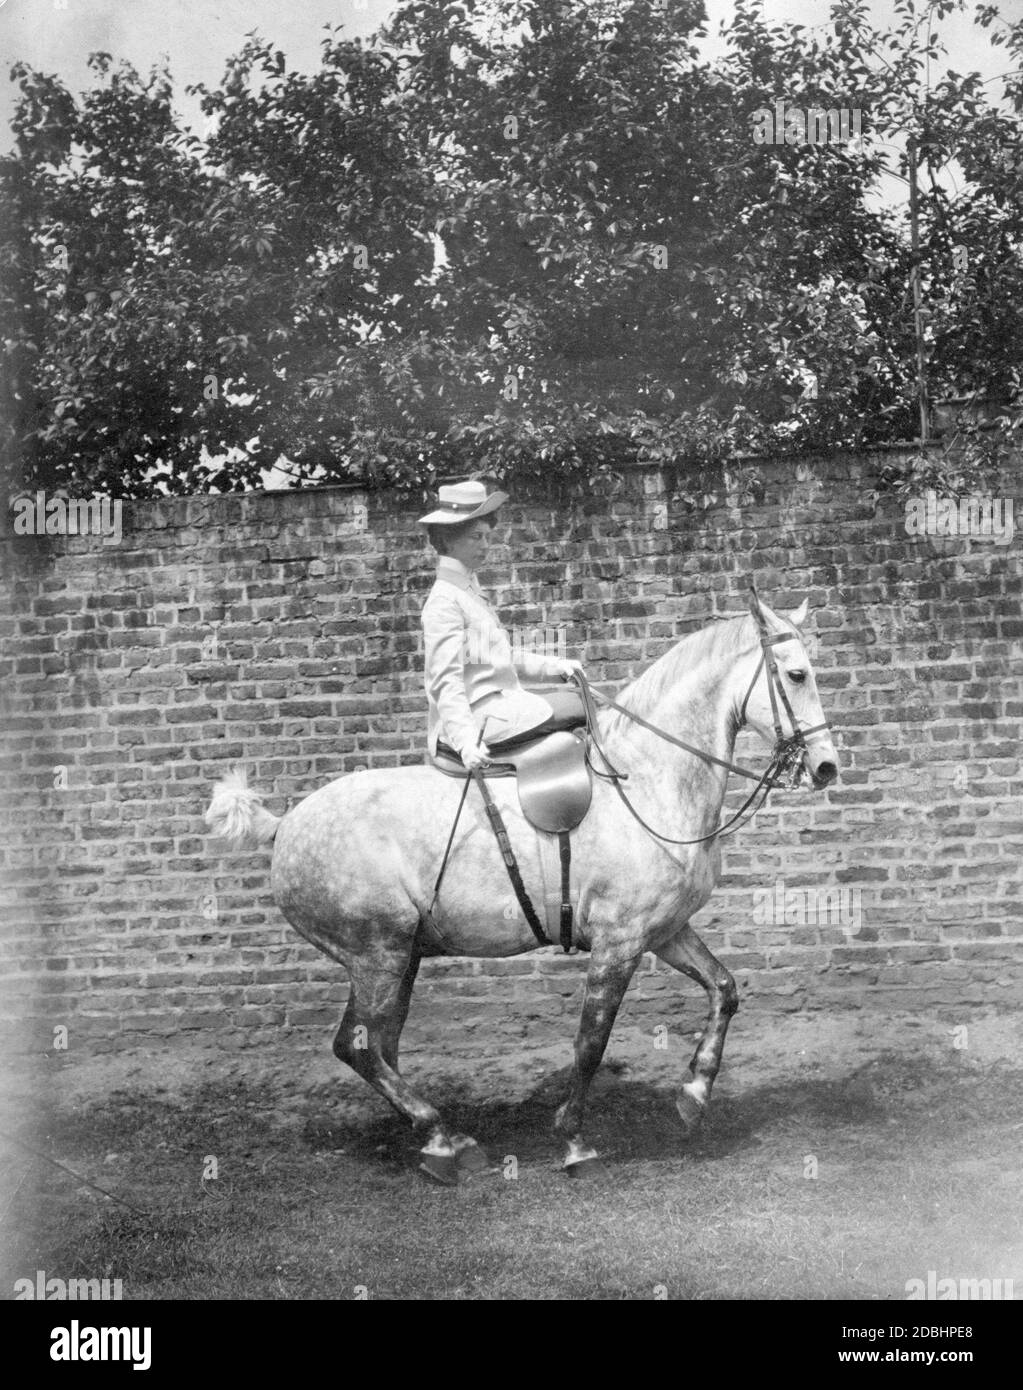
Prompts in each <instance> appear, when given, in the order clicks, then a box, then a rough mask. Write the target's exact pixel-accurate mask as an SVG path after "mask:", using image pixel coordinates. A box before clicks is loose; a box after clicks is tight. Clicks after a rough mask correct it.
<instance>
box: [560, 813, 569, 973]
mask: <svg viewBox="0 0 1023 1390" xmlns="http://www.w3.org/2000/svg"><path fill="white" fill-rule="evenodd" d="M558 848H559V849H560V851H561V932H560V936H561V949H562V950H563V951H564V953H565V955H566V956H567V955H568V953H569V951H571V949H572V891H571V872H572V841H571V838H570V836H569V832H568V831H567V830H560V831H559V832H558Z"/></svg>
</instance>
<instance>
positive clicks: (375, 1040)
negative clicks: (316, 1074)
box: [334, 952, 486, 1182]
mask: <svg viewBox="0 0 1023 1390" xmlns="http://www.w3.org/2000/svg"><path fill="white" fill-rule="evenodd" d="M418 969H419V960H418V957H416V956H411V957H410V956H409V955H408V954H406V953H397V952H394V953H387V954H380V953H377V954H375V955H374V956H373V958H372V960H359V961H357V962H354V963H352V964H351V965H350V967H349V974H350V977H351V992H350V994H349V997H348V1007H347V1008H346V1009H345V1012H344V1017H343V1018H342V1019H341V1025H340V1027H339V1028H338V1030H337V1035H336V1036H335V1038H334V1055H335V1056H336V1057H338V1058H339V1059H340V1060H341V1061H342V1062H346V1063H347V1064H348V1066H350V1067H351V1068H352V1070H353V1071H355V1072H358V1074H359V1076H361V1077H362V1079H363V1080H364V1081H368V1082H369V1084H370V1085H371V1086H372V1087H373V1088H374V1090H376V1091H379V1092H380V1094H381V1095H382V1096H383V1097H384V1099H385V1100H387V1101H390V1103H391V1105H393V1106H394V1108H395V1110H397V1111H398V1113H399V1114H400V1115H404V1117H405V1118H406V1119H407V1120H408V1121H409V1122H410V1123H411V1125H412V1128H413V1131H414V1133H415V1134H416V1135H417V1137H419V1138H421V1139H422V1140H423V1141H424V1142H423V1144H422V1148H421V1153H422V1155H423V1167H424V1168H425V1169H426V1171H427V1172H429V1173H430V1174H431V1176H433V1177H435V1178H438V1179H439V1180H440V1181H442V1182H455V1181H457V1177H458V1172H459V1170H460V1169H461V1170H463V1171H474V1170H475V1169H477V1168H479V1167H485V1166H486V1160H485V1158H484V1159H483V1162H482V1163H480V1162H479V1161H478V1158H477V1153H478V1151H475V1149H476V1146H475V1144H474V1143H473V1141H472V1140H471V1139H468V1138H466V1137H465V1136H462V1135H452V1134H450V1133H449V1132H448V1129H447V1127H446V1126H445V1124H444V1122H443V1120H442V1119H441V1116H440V1113H439V1112H438V1111H437V1110H435V1109H434V1108H433V1106H432V1105H430V1104H428V1103H427V1102H426V1101H424V1100H422V1099H421V1098H420V1097H419V1096H418V1095H416V1093H415V1091H413V1090H412V1088H411V1086H409V1084H408V1082H407V1081H406V1080H405V1078H404V1077H403V1076H401V1074H400V1073H399V1071H398V1039H399V1037H400V1035H401V1030H402V1027H403V1026H404V1023H405V1018H406V1016H407V1014H408V1009H409V1001H410V999H411V997H412V986H413V985H414V984H415V979H416V974H417V972H418ZM474 1151H475V1152H474Z"/></svg>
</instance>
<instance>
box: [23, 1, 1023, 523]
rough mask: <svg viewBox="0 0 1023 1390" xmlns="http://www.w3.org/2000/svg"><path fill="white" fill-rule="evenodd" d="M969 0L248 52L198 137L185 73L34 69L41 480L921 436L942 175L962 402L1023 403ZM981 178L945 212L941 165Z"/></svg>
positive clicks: (666, 14) (539, 15) (537, 459)
mask: <svg viewBox="0 0 1023 1390" xmlns="http://www.w3.org/2000/svg"><path fill="white" fill-rule="evenodd" d="M958 7H961V0H928V3H925V4H923V5H922V6H921V7H919V11H918V12H917V11H915V10H914V8H913V5H912V3H911V0H897V4H896V6H895V10H896V19H895V21H894V23H893V27H892V28H891V30H890V31H889V32H884V33H882V32H880V31H878V30H876V29H874V28H873V27H872V26H871V24H870V23H869V20H868V18H867V6H866V4H865V3H861V0H845V2H844V3H842V4H839V5H836V6H835V7H834V8H833V10H832V21H831V23H830V25H827V26H819V27H818V28H817V29H815V30H812V31H806V30H804V29H802V28H800V26H770V25H768V24H767V23H765V21H764V20H763V18H762V16H761V14H760V12H759V10H758V7H757V5H756V4H755V3H754V0H739V3H737V6H736V10H735V14H734V18H733V20H732V22H731V25H730V27H729V32H728V37H729V48H728V51H727V53H726V55H725V56H724V57H723V58H722V59H720V60H719V61H716V62H714V63H711V62H708V61H706V60H705V59H704V58H702V57H701V55H700V52H699V48H698V44H697V42H696V41H697V39H698V37H699V35H700V32H701V30H700V25H701V21H702V7H701V5H700V3H699V0H663V2H662V3H657V2H656V0H633V2H632V3H625V2H624V0H605V3H602V4H601V3H593V0H511V2H510V3H509V0H503V3H498V0H410V2H409V3H406V4H404V5H402V6H401V7H400V8H399V9H398V11H397V12H396V14H395V16H394V17H393V19H392V21H391V23H390V25H389V27H388V28H387V29H386V30H385V31H384V32H383V33H382V34H380V35H378V36H376V37H375V38H374V39H373V40H372V41H371V42H369V43H362V42H360V41H359V40H355V39H352V40H349V39H345V38H343V37H342V36H341V34H340V32H339V31H336V30H331V31H328V34H327V37H326V38H325V39H324V42H323V47H322V60H321V64H320V67H319V68H318V69H317V70H316V71H315V72H312V73H308V74H303V73H298V72H294V71H289V70H288V68H287V63H286V59H285V56H284V54H283V53H282V52H280V51H279V50H278V49H276V48H275V47H274V46H273V45H272V44H271V43H269V42H265V41H264V40H262V39H260V38H258V37H256V36H252V37H250V38H249V40H248V41H247V42H246V44H245V46H244V48H243V49H242V51H241V53H240V54H238V56H237V57H235V58H233V59H232V60H231V62H230V63H229V65H228V69H227V72H226V74H225V78H224V81H223V83H222V84H221V85H220V87H219V88H217V89H215V90H206V89H204V88H198V89H196V90H197V91H198V92H199V94H200V96H201V99H202V108H203V111H204V114H205V116H206V119H207V130H206V131H205V132H204V134H203V137H202V138H199V137H198V136H196V135H194V134H191V133H190V132H189V131H188V130H187V129H186V128H185V127H184V126H183V125H182V122H181V120H180V118H179V117H178V116H177V115H176V114H175V111H174V108H173V104H172V98H173V91H172V84H171V79H170V75H169V74H168V73H167V72H166V71H162V70H161V71H154V72H153V73H152V74H150V75H149V77H148V78H146V77H142V76H140V75H139V74H138V73H137V72H136V71H135V70H134V69H132V68H131V67H130V66H129V65H127V64H123V63H121V64H115V63H114V61H113V59H112V58H111V56H110V55H108V54H97V55H94V57H93V59H92V66H93V70H94V73H95V77H96V84H95V85H94V86H93V88H92V89H91V90H90V91H87V92H86V93H84V94H83V96H82V97H81V99H80V100H75V99H74V98H73V97H72V96H71V95H70V94H69V93H68V91H67V90H66V89H65V88H64V86H63V85H62V84H61V83H60V82H59V81H57V80H56V79H54V78H52V77H46V76H44V75H42V74H39V73H34V72H31V71H30V70H29V69H27V68H26V67H25V66H23V65H17V66H16V67H15V69H14V74H15V76H16V78H17V80H18V81H19V83H20V87H21V93H22V95H21V101H20V104H19V107H18V110H17V113H16V116H15V121H14V131H15V137H16V148H15V151H14V153H13V154H12V155H11V156H9V157H7V158H5V159H3V160H2V161H0V177H2V186H3V198H4V205H5V216H4V231H3V237H2V241H0V314H2V316H3V321H4V323H5V325H6V330H5V336H4V342H3V351H4V354H5V357H6V363H5V366H6V371H5V374H4V381H5V386H4V388H3V391H4V395H3V397H2V399H3V406H4V412H3V415H4V434H3V438H2V444H3V451H4V458H5V467H6V470H7V476H8V481H9V483H16V484H19V485H25V486H48V487H51V488H53V487H67V488H69V489H71V490H73V491H77V492H83V491H91V490H100V491H106V492H111V493H113V494H115V495H116V494H122V495H145V494H147V493H152V492H157V491H172V492H194V491H201V490H204V489H208V488H213V489H219V490H231V489H242V488H248V487H253V486H258V485H259V480H260V477H261V473H262V471H263V470H264V469H267V468H269V467H271V466H272V465H273V464H274V463H275V462H276V461H277V460H278V459H279V458H280V457H281V456H282V455H285V456H286V457H287V459H288V460H290V466H291V467H292V469H293V470H294V473H295V475H296V477H297V478H299V479H331V478H346V477H354V478H359V479H364V480H367V481H369V482H370V483H372V484H378V485H396V484H397V485H401V486H405V487H412V488H421V487H425V486H427V485H428V484H431V483H432V482H433V481H434V480H435V479H436V477H437V475H438V474H444V473H451V472H465V471H470V470H476V471H479V472H487V473H490V474H496V475H498V476H510V475H516V474H523V473H532V474H547V473H550V472H551V471H555V472H557V473H558V474H559V475H572V474H575V473H579V474H583V475H585V476H587V477H599V476H601V475H602V474H608V473H613V471H614V470H615V469H616V468H617V467H619V466H620V465H621V464H622V463H624V462H627V461H629V460H634V459H636V460H646V461H656V462H659V463H663V464H665V465H670V466H672V467H682V468H685V467H692V468H693V469H700V470H705V469H706V468H707V467H708V465H710V466H716V465H717V464H718V463H720V461H722V460H724V459H726V458H728V457H729V456H731V455H734V454H735V453H736V451H746V452H750V451H757V452H766V453H777V452H779V451H784V452H790V451H805V450H819V449H822V448H833V447H855V446H857V445H861V444H870V443H875V442H880V441H883V440H888V439H896V438H905V437H906V436H907V435H908V434H910V433H911V432H912V431H913V429H914V428H915V412H914V395H915V379H914V373H915V341H914V336H913V317H912V303H911V299H910V296H909V294H908V289H907V286H908V282H909V276H910V270H911V262H912V256H911V250H910V245H909V240H908V236H907V232H906V226H905V218H904V214H903V212H902V211H901V210H900V209H895V208H893V207H891V206H890V205H889V204H888V203H886V202H885V201H884V200H883V199H881V198H879V197H878V180H879V179H881V178H882V176H883V174H884V171H885V169H886V168H887V167H888V166H889V165H892V164H893V163H894V165H896V166H897V168H896V170H895V172H900V173H901V175H902V176H903V177H905V176H906V174H907V172H908V166H907V156H906V149H905V144H906V140H905V137H906V136H907V135H912V136H913V137H914V138H915V141H916V146H917V149H918V151H919V159H920V163H921V169H922V177H921V181H922V190H921V219H922V222H921V244H920V263H921V283H922V287H923V290H924V297H925V302H926V304H927V307H928V318H927V321H926V340H927V352H928V358H929V363H928V371H929V379H930V388H931V391H932V394H934V395H941V394H948V393H952V394H961V393H964V392H974V391H977V390H978V389H983V390H985V391H987V392H988V393H990V394H991V395H993V396H995V397H997V398H998V399H1001V400H1012V399H1014V398H1015V397H1016V395H1017V394H1018V390H1019V379H1018V375H1014V372H1015V369H1016V368H1017V364H1018V359H1019V343H1020V341H1023V321H1021V315H1023V252H1021V246H1023V198H1021V197H1020V192H1021V187H1020V184H1021V179H1023V141H1021V135H1020V125H1019V116H1020V114H1021V112H1023V74H1021V67H1023V65H1021V64H1020V61H1019V60H1020V58H1021V55H1023V21H1020V22H1019V23H1017V24H1015V25H1005V24H1003V23H1002V22H1001V21H1000V20H999V19H998V18H997V16H996V15H995V13H994V11H993V9H992V7H990V6H982V7H981V8H980V10H979V12H978V22H979V23H980V24H981V25H983V26H984V27H985V28H987V29H990V30H991V41H992V43H994V44H996V45H1003V46H1004V47H1005V49H1006V51H1007V53H1008V54H1009V55H1010V57H1011V60H1012V61H1014V62H1015V63H1016V65H1017V66H1016V68H1015V69H1013V70H1012V71H1011V72H1010V73H1009V75H1008V78H1007V80H1006V82H1005V96H1004V100H1003V101H1002V102H1001V103H1000V104H999V103H997V102H996V101H994V100H993V99H992V97H991V96H989V95H986V94H985V88H984V86H983V84H982V83H981V81H980V78H979V77H978V75H977V74H965V75H959V74H956V73H954V72H949V73H948V75H947V76H946V77H944V78H943V79H942V80H941V82H940V83H938V84H937V85H936V86H933V87H932V86H930V85H929V81H928V76H927V68H928V61H927V60H928V59H931V60H933V59H935V58H937V56H938V54H939V50H938V46H937V39H936V37H935V36H934V33H933V26H934V24H935V23H938V24H940V21H941V20H942V19H943V18H945V17H946V16H947V15H948V14H949V13H950V12H951V11H952V10H953V9H954V8H958ZM778 97H782V98H784V100H785V101H786V103H787V105H788V106H790V107H798V108H801V109H806V108H809V107H822V108H825V109H829V108H846V109H848V108H850V107H852V106H856V107H859V108H862V111H863V137H862V142H861V143H859V144H847V145H837V144H791V143H788V144H757V143H755V142H754V140H753V138H752V129H753V122H754V117H755V115H756V113H757V112H758V111H760V110H762V109H764V108H771V107H773V104H774V101H775V99H776V98H778ZM949 166H951V167H953V168H954V169H955V170H957V171H958V176H959V177H960V178H961V180H962V182H963V187H962V189H961V190H960V193H959V195H958V196H953V193H952V192H950V191H949V185H948V181H947V179H945V178H943V177H942V175H941V171H942V170H943V169H945V168H947V167H949Z"/></svg>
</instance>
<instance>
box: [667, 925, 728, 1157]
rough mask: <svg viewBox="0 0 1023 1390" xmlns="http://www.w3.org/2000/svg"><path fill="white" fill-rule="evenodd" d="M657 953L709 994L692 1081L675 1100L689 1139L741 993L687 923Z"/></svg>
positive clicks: (706, 1099) (694, 1129)
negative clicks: (706, 1013) (704, 1023)
mask: <svg viewBox="0 0 1023 1390" xmlns="http://www.w3.org/2000/svg"><path fill="white" fill-rule="evenodd" d="M656 954H657V955H658V956H660V958H661V960H663V961H666V962H667V963H668V965H671V966H674V968H675V969H676V970H681V972H682V974H683V975H688V976H689V977H690V979H693V980H696V981H697V982H698V983H699V984H701V985H702V986H703V988H704V989H705V990H706V991H707V994H708V995H709V997H710V1013H709V1014H708V1015H707V1026H706V1027H705V1028H704V1030H703V1035H702V1036H701V1038H700V1041H699V1044H698V1045H697V1048H696V1053H695V1055H694V1057H693V1060H692V1061H691V1062H690V1064H689V1072H690V1077H689V1080H688V1081H686V1082H684V1083H683V1085H682V1089H681V1090H680V1091H679V1093H678V1098H677V1100H676V1102H675V1104H676V1106H677V1107H678V1113H679V1115H680V1116H681V1117H682V1124H683V1127H684V1128H685V1131H686V1137H687V1138H690V1137H691V1136H692V1135H693V1134H695V1132H696V1130H697V1129H698V1128H699V1124H700V1121H701V1119H702V1118H703V1112H704V1109H705V1108H706V1105H707V1102H708V1100H710V1092H711V1087H712V1086H713V1085H714V1078H715V1077H716V1076H717V1074H718V1068H719V1067H720V1066H721V1054H722V1052H723V1051H724V1048H725V1034H726V1033H727V1032H728V1024H729V1022H730V1020H731V1017H732V1015H733V1014H734V1013H735V1011H736V1009H737V1008H738V1007H739V993H738V990H737V989H736V988H735V981H734V980H733V979H732V977H731V975H730V974H729V973H728V971H727V970H726V969H725V967H724V966H723V965H722V964H721V962H720V961H719V960H718V958H717V957H716V956H714V955H712V954H711V952H710V951H708V950H707V947H706V946H705V945H704V944H703V942H702V941H701V940H700V938H699V937H698V936H697V935H696V933H695V932H694V931H693V929H692V927H690V926H689V925H688V924H686V926H684V927H683V928H682V930H681V931H680V932H679V934H678V936H675V937H672V939H671V941H669V942H668V943H667V944H666V945H664V946H662V947H661V948H660V949H659V950H658V951H657V953H656Z"/></svg>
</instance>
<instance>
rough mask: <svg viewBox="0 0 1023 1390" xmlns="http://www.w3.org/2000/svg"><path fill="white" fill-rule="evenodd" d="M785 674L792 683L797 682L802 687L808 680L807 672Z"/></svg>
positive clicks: (787, 672)
mask: <svg viewBox="0 0 1023 1390" xmlns="http://www.w3.org/2000/svg"><path fill="white" fill-rule="evenodd" d="M785 674H786V675H787V676H788V678H789V680H790V681H795V683H796V685H802V684H803V682H804V681H805V680H806V672H805V671H786V672H785Z"/></svg>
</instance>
